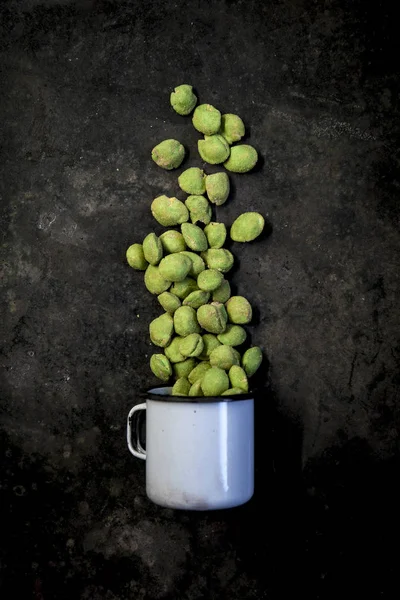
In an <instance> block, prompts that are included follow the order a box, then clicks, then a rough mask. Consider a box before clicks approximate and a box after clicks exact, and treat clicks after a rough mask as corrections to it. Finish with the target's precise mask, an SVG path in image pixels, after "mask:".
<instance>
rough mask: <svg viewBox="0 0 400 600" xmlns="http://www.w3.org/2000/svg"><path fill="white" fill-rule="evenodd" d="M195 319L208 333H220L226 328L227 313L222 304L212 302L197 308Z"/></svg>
mask: <svg viewBox="0 0 400 600" xmlns="http://www.w3.org/2000/svg"><path fill="white" fill-rule="evenodd" d="M197 319H198V322H199V323H200V325H201V327H203V329H205V330H206V331H208V332H209V333H215V334H218V333H222V332H223V331H225V329H226V323H227V313H226V310H225V307H224V305H223V304H220V303H218V302H212V303H211V304H204V305H203V306H200V308H198V309H197Z"/></svg>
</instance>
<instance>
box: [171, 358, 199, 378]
mask: <svg viewBox="0 0 400 600" xmlns="http://www.w3.org/2000/svg"><path fill="white" fill-rule="evenodd" d="M196 364H197V361H196V359H195V358H187V359H186V360H183V361H182V362H178V363H175V364H174V365H173V366H172V372H173V374H174V376H175V378H176V379H180V378H181V377H186V378H187V377H188V375H189V373H191V372H192V371H193V369H194V368H195V366H196Z"/></svg>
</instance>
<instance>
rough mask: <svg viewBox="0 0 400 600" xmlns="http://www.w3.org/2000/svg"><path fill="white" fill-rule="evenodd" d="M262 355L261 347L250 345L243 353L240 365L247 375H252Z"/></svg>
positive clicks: (259, 363)
mask: <svg viewBox="0 0 400 600" xmlns="http://www.w3.org/2000/svg"><path fill="white" fill-rule="evenodd" d="M262 359H263V355H262V351H261V348H259V347H258V346H252V347H251V348H249V349H248V350H246V352H245V353H244V354H243V358H242V367H243V369H244V370H245V372H246V375H247V377H252V376H253V375H254V373H255V372H256V371H257V370H258V368H259V366H260V365H261V363H262Z"/></svg>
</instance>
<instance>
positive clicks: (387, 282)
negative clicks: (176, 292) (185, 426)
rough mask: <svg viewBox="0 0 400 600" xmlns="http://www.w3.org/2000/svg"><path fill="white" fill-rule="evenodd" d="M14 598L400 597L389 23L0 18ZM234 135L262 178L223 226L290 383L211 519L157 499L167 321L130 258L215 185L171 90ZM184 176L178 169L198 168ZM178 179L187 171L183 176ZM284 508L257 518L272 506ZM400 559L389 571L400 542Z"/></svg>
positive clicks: (276, 364)
mask: <svg viewBox="0 0 400 600" xmlns="http://www.w3.org/2000/svg"><path fill="white" fill-rule="evenodd" d="M0 11H1V13H0V16H1V21H0V48H1V53H0V72H1V88H0V113H1V133H0V144H1V152H2V154H1V165H2V176H1V233H2V236H3V238H2V243H1V259H2V263H1V267H2V272H3V273H2V282H3V283H2V285H3V286H4V287H3V294H2V318H1V340H2V350H3V353H2V357H1V365H2V373H3V375H2V379H1V391H0V393H1V448H0V456H1V462H2V467H1V471H0V479H1V488H0V502H1V512H0V514H1V535H0V540H1V542H0V591H1V596H2V597H3V596H4V598H14V597H17V596H18V594H20V595H19V597H21V598H24V599H25V598H35V599H36V600H53V599H54V600H58V599H66V598H68V599H69V598H76V599H82V600H89V599H90V600H100V599H101V600H128V599H129V600H130V599H135V600H156V599H171V600H201V599H203V598H204V599H207V600H209V599H211V600H214V599H215V600H217V599H218V600H220V599H224V598H227V599H228V598H229V600H244V599H252V598H255V599H263V598H273V599H280V598H286V596H287V594H288V593H289V591H290V590H294V591H295V593H296V594H300V593H303V594H304V596H305V597H307V598H308V599H310V600H311V599H314V598H315V599H317V598H331V597H332V598H335V599H336V598H338V597H351V598H356V597H367V598H373V599H375V598H381V597H385V598H397V597H398V591H397V590H398V587H397V588H395V587H393V582H395V581H396V579H397V575H396V570H397V569H398V558H399V553H398V543H397V542H396V540H397V533H398V522H397V511H398V506H399V495H398V493H397V491H396V484H397V481H398V473H399V471H398V463H397V459H398V450H399V438H398V431H399V421H400V408H399V406H400V397H399V380H400V379H399V356H400V343H399V327H400V311H399V306H398V302H399V264H400V252H399V251H400V245H399V210H398V203H399V200H398V198H399V190H400V173H399V146H398V135H399V128H400V127H399V117H400V114H399V105H398V99H399V85H398V84H399V78H398V58H397V51H396V50H395V45H396V42H397V40H398V33H397V21H396V19H395V15H394V8H393V7H392V6H391V4H390V3H384V2H375V3H374V5H373V8H371V9H367V8H366V3H364V2H362V1H361V0H355V1H354V2H345V1H344V0H342V1H340V0H339V1H333V0H331V1H328V0H325V1H324V0H321V1H318V2H317V1H311V0H292V1H289V0H281V1H278V0H272V1H270V2H264V3H263V2H257V1H256V0H248V1H247V2H244V1H240V0H239V1H229V0H216V1H215V2H212V3H211V2H206V1H203V2H201V1H196V0H187V2H182V1H176V2H174V1H172V2H168V3H164V2H161V1H148V2H139V1H138V2H134V1H130V2H128V1H126V2H117V1H110V2H107V1H99V2H95V1H94V0H77V1H76V2H70V1H68V0H58V1H55V0H42V1H41V2H40V1H38V0H10V1H6V2H3V3H2V5H1V8H0ZM182 82H189V83H192V84H193V85H194V86H195V87H196V90H197V91H198V94H199V98H200V101H201V102H210V103H214V104H215V105H217V106H218V107H219V108H221V110H222V111H224V112H227V111H229V112H238V113H239V114H240V115H241V116H242V117H243V119H244V121H245V123H246V125H248V128H249V130H250V137H249V138H248V139H249V140H250V141H251V143H253V144H254V145H255V146H256V147H257V149H258V150H259V151H260V153H261V155H262V164H261V168H258V169H257V170H256V172H255V173H252V174H248V175H242V176H241V175H238V176H234V177H233V183H234V187H235V193H234V194H233V196H232V198H231V199H230V200H229V202H228V203H227V204H226V205H224V206H223V207H221V208H220V209H218V219H220V220H223V221H224V222H226V223H227V224H229V223H231V222H232V220H233V219H234V218H235V216H237V215H238V214H239V213H241V212H242V211H244V210H253V209H254V210H258V211H261V212H262V213H263V214H264V215H265V216H266V218H267V219H268V220H269V223H270V225H271V228H272V234H271V235H270V236H263V238H262V239H261V240H260V241H259V242H258V243H254V244H248V245H243V246H239V244H236V246H235V245H233V246H232V249H233V251H234V253H235V254H236V256H237V258H238V261H239V262H240V265H239V267H240V268H239V269H236V271H235V274H234V277H233V281H234V283H235V284H236V285H237V289H238V290H239V291H240V292H241V293H243V294H244V295H246V296H247V297H248V298H249V299H250V300H251V301H252V303H253V304H254V306H255V307H257V319H256V323H255V324H254V325H253V326H252V327H251V328H250V330H251V334H252V339H253V342H254V343H258V344H260V345H262V346H263V348H264V350H265V353H266V356H267V357H268V360H269V362H270V371H269V376H270V392H269V393H268V394H267V395H266V396H265V398H264V402H260V403H258V406H257V417H258V418H257V431H256V434H257V457H256V458H257V474H256V475H257V490H256V494H255V496H254V498H253V499H252V500H251V502H250V503H249V504H247V505H246V506H243V507H241V508H238V509H233V510H231V511H226V512H223V511H221V512H216V513H198V514H190V513H185V512H173V511H170V510H166V509H161V508H158V507H156V506H155V505H152V504H151V503H150V502H149V501H148V500H147V499H146V496H145V489H144V465H143V464H142V463H140V462H139V461H136V460H134V459H133V457H131V456H130V455H129V453H128V451H127V448H126V445H125V439H124V428H125V418H126V414H127V412H128V410H129V409H130V407H131V406H132V405H133V404H134V403H135V402H137V400H138V397H137V390H138V389H140V388H146V386H148V385H149V383H151V382H152V378H151V377H150V372H149V369H148V367H147V360H148V355H149V354H150V353H151V347H150V345H149V341H148V334H147V327H148V322H149V321H150V320H151V318H154V316H156V315H157V311H158V308H157V303H156V300H155V298H151V297H150V296H149V295H148V294H147V292H145V289H144V286H143V283H142V276H141V274H138V273H134V272H133V271H132V270H131V269H129V267H127V265H126V264H125V262H124V253H125V249H126V247H127V246H128V245H129V244H131V243H133V242H135V241H141V240H142V238H143V237H144V235H145V234H147V233H148V232H149V231H151V230H155V231H156V232H160V231H161V228H160V227H159V226H158V225H157V224H156V225H155V222H154V220H153V219H152V217H151V214H150V211H149V205H150V202H151V200H152V199H153V198H154V197H155V196H156V195H159V194H160V193H167V194H170V195H173V194H175V193H176V192H177V183H176V176H177V172H174V173H167V172H164V171H162V170H161V169H159V168H157V167H156V166H155V165H154V163H152V161H151V160H150V159H149V153H150V150H151V148H152V147H153V146H154V145H155V144H156V143H157V142H159V141H161V140H162V139H164V138H166V137H176V138H177V139H179V140H181V141H182V142H183V143H184V144H185V145H187V147H188V148H189V149H190V154H189V157H188V159H187V161H186V162H185V164H184V165H183V167H187V166H188V165H200V162H199V158H198V156H197V153H196V151H195V140H196V139H197V137H198V136H197V134H196V133H195V132H194V130H193V128H192V127H191V124H190V119H186V118H182V117H179V116H178V115H176V114H174V113H173V112H172V111H171V110H170V108H169V103H168V96H169V93H170V91H171V88H172V87H173V86H175V85H177V84H179V83H182ZM183 167H182V168H183ZM180 171H181V169H180V170H178V173H179V172H180ZM261 482H263V483H265V484H266V489H267V492H266V493H262V491H261V487H260V483H261ZM392 541H394V542H395V543H394V545H393V547H392V546H391V545H390V543H391V542H392Z"/></svg>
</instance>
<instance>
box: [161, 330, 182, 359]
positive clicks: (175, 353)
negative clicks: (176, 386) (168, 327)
mask: <svg viewBox="0 0 400 600" xmlns="http://www.w3.org/2000/svg"><path fill="white" fill-rule="evenodd" d="M182 339H183V338H182V337H181V336H180V335H177V336H175V337H174V338H172V340H171V343H170V344H169V346H166V348H165V349H164V352H165V356H166V357H167V358H168V359H169V361H170V362H171V363H178V362H182V361H184V360H185V357H184V356H183V354H181V353H180V350H179V345H180V343H181V340H182Z"/></svg>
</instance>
